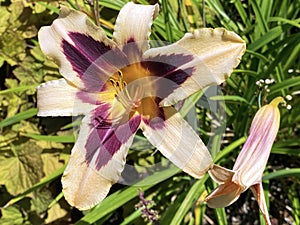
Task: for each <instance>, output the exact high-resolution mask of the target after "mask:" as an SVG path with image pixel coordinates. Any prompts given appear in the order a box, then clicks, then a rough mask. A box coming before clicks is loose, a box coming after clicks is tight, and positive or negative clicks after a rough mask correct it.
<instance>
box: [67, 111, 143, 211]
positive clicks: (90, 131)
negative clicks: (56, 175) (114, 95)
mask: <svg viewBox="0 0 300 225" xmlns="http://www.w3.org/2000/svg"><path fill="white" fill-rule="evenodd" d="M106 108H107V107H106V106H103V107H102V108H99V109H98V108H97V109H98V111H97V109H96V110H95V111H94V112H91V113H90V114H88V115H87V116H85V117H84V119H83V121H82V125H81V127H80V132H79V136H78V139H77V141H76V144H75V146H74V147H73V149H72V152H71V157H70V159H69V162H68V166H67V168H66V170H65V172H64V175H63V177H62V184H63V193H64V195H65V198H66V200H67V201H68V202H69V204H70V205H72V206H75V207H76V208H78V209H81V210H85V209H89V208H91V207H93V206H95V205H96V204H98V203H99V202H101V201H102V200H103V199H104V198H105V197H106V195H107V194H108V192H109V189H110V187H111V185H112V184H114V183H116V182H117V181H118V179H119V177H120V176H121V172H122V171H123V169H124V166H125V162H126V159H125V158H126V155H127V152H128V149H129V147H130V145H131V143H132V141H133V137H134V134H135V132H136V130H137V128H138V126H139V123H140V118H139V117H133V118H132V120H130V121H129V122H128V123H127V124H122V125H118V124H113V125H112V124H109V122H110V120H109V119H108V117H105V115H107V112H106V111H105V109H106ZM95 112H96V114H94V113H95ZM107 116H109V115H107ZM102 117H105V118H102ZM101 118H102V119H103V120H102V121H100V120H101ZM95 121H97V123H98V124H94V123H95Z"/></svg>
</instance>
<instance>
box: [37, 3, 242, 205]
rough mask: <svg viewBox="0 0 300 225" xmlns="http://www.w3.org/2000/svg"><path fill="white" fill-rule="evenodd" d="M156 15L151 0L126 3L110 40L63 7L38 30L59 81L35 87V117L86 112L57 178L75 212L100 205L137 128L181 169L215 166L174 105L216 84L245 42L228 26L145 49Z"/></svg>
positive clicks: (237, 58) (194, 173)
mask: <svg viewBox="0 0 300 225" xmlns="http://www.w3.org/2000/svg"><path fill="white" fill-rule="evenodd" d="M157 15H158V5H157V4H156V5H138V4H134V3H131V2H130V3H127V4H125V6H124V7H123V8H122V9H121V11H120V13H119V16H118V17H117V20H116V25H115V31H114V33H113V39H112V40H111V39H109V38H107V36H106V35H105V32H104V31H103V30H102V29H101V28H100V27H97V26H95V25H94V24H92V23H91V22H90V21H89V20H88V19H87V17H86V15H85V14H83V13H81V12H78V11H75V10H71V9H68V8H62V9H61V12H60V15H59V18H58V19H56V20H55V21H54V22H53V24H52V25H51V26H47V27H43V28H41V30H40V31H39V43H40V46H41V49H42V51H43V52H44V53H45V54H46V55H47V56H49V57H51V58H52V59H53V60H54V61H55V62H56V63H57V64H58V66H59V70H60V73H61V74H62V75H63V77H64V78H63V79H60V80H56V81H50V82H46V83H44V84H42V85H40V86H39V87H38V108H39V113H38V115H39V116H71V115H73V116H76V115H79V114H84V115H85V117H84V118H83V121H82V125H81V128H80V132H79V135H78V139H77V141H76V143H75V145H74V147H73V149H72V153H71V157H70V160H69V163H68V166H67V168H66V170H65V172H64V174H63V177H62V184H63V192H64V196H65V198H66V200H67V201H68V202H69V203H70V204H71V205H72V206H75V207H77V208H79V209H88V208H91V207H92V206H94V205H96V204H97V203H99V202H100V201H101V200H103V199H104V198H105V196H106V195H107V194H108V192H109V189H110V187H111V185H112V184H114V183H116V182H117V181H118V179H119V177H120V174H121V172H122V170H123V168H124V165H125V161H126V160H125V158H126V155H127V152H128V149H129V147H130V146H131V143H132V141H133V137H134V135H135V133H136V132H137V130H138V129H139V128H140V129H142V131H143V134H144V135H145V137H146V138H147V139H148V140H149V141H150V142H151V143H152V144H153V145H154V146H155V147H156V148H157V149H158V150H159V151H160V152H161V153H162V154H163V155H164V156H166V157H167V158H168V159H169V160H170V161H172V162H173V163H174V164H175V165H177V166H178V167H179V168H181V169H182V170H183V171H185V172H187V173H188V174H190V175H192V176H194V177H197V178H199V177H202V176H203V175H204V173H205V172H206V171H207V170H208V169H209V168H211V166H212V158H211V156H210V154H209V152H208V150H207V148H206V146H205V145H204V143H203V142H202V141H201V139H200V138H199V136H198V135H197V134H196V133H195V132H194V131H193V129H192V128H191V127H190V126H189V125H188V123H187V122H186V121H185V120H184V119H183V118H182V117H181V116H180V114H179V113H178V112H177V111H176V110H175V108H174V107H173V106H174V105H175V104H176V103H177V102H178V101H180V100H183V99H185V98H187V97H188V96H190V95H191V94H193V93H195V92H197V91H199V90H200V89H202V88H205V87H208V86H211V85H217V84H220V83H222V82H223V81H224V80H225V79H226V78H227V77H228V76H229V75H230V74H231V72H232V70H233V68H234V67H236V66H237V65H238V64H239V62H240V59H241V56H242V54H243V53H244V51H245V43H244V41H243V40H242V39H241V38H240V37H239V36H238V35H236V34H235V33H233V32H229V31H227V30H225V29H222V28H217V29H209V28H205V29H200V30H195V31H194V33H189V34H186V35H185V36H184V37H183V38H182V39H181V40H179V41H178V42H176V43H174V44H171V45H167V46H163V47H158V48H151V49H149V43H148V37H149V35H150V28H151V24H152V21H153V19H154V18H155V17H156V16H157Z"/></svg>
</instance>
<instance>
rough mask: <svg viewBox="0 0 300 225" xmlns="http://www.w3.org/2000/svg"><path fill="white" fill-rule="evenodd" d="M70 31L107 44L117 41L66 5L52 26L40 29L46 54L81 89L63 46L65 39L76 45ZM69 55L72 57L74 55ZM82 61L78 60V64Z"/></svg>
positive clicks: (39, 37) (71, 44) (42, 45)
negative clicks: (109, 37) (111, 39)
mask: <svg viewBox="0 0 300 225" xmlns="http://www.w3.org/2000/svg"><path fill="white" fill-rule="evenodd" d="M70 32H73V33H79V34H83V35H87V37H91V38H93V39H94V40H96V41H99V42H101V43H103V44H104V45H107V46H114V45H115V43H114V42H113V41H110V40H109V39H108V38H107V37H106V34H105V32H104V31H103V30H102V29H101V28H99V27H97V26H95V25H94V24H92V23H91V22H90V21H89V20H88V18H87V16H86V15H85V14H84V13H82V12H79V11H75V10H71V9H68V8H66V7H62V8H61V11H60V14H59V17H58V18H57V19H56V20H54V22H53V24H52V25H51V26H46V27H42V28H41V29H40V31H39V33H38V39H39V43H40V47H41V49H42V51H43V52H44V54H45V55H47V56H49V57H50V58H52V59H53V60H54V61H55V62H56V63H57V64H58V65H59V69H60V73H61V74H62V75H63V76H64V77H65V78H66V79H67V80H68V81H69V82H71V83H73V85H75V86H77V87H78V88H80V89H85V86H84V84H83V83H82V80H81V78H80V77H79V74H78V73H77V72H76V71H74V68H72V65H71V63H70V61H69V60H68V59H67V57H66V55H65V54H64V50H63V48H62V42H63V40H64V41H65V42H66V43H69V44H70V46H74V45H75V44H74V42H73V40H72V38H71V37H70ZM69 57H70V58H72V56H69ZM74 63H75V62H74ZM80 63H81V62H77V64H80ZM74 65H76V64H74Z"/></svg>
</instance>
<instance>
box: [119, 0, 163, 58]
mask: <svg viewBox="0 0 300 225" xmlns="http://www.w3.org/2000/svg"><path fill="white" fill-rule="evenodd" d="M158 11H159V6H158V4H155V5H139V4H135V3H133V2H129V3H127V4H126V5H125V6H124V7H123V8H122V9H121V11H120V13H119V15H118V17H117V20H116V25H115V31H114V33H113V37H114V38H113V39H114V41H115V42H116V43H117V44H118V45H120V46H122V45H126V44H127V43H128V42H134V43H135V44H137V47H138V50H139V51H140V52H141V53H143V52H144V51H146V50H147V49H148V48H149V46H148V37H149V36H150V33H151V25H152V22H153V20H154V19H155V17H156V16H157V14H158ZM132 47H133V45H132ZM133 48H134V47H133ZM132 50H133V51H135V49H132ZM129 51H130V49H129Z"/></svg>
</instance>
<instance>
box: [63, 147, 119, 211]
mask: <svg viewBox="0 0 300 225" xmlns="http://www.w3.org/2000/svg"><path fill="white" fill-rule="evenodd" d="M113 183H114V182H113V181H111V180H109V179H106V178H105V177H103V176H101V175H99V173H98V172H96V171H95V170H93V169H92V168H90V167H89V166H88V165H87V164H86V162H85V158H84V154H82V151H81V149H79V148H78V146H77V145H75V146H74V147H73V149H72V155H71V157H70V159H69V163H68V166H67V168H66V170H65V172H64V174H63V177H62V185H63V193H64V196H65V199H66V200H67V202H68V203H69V204H70V205H71V206H74V207H76V208H78V209H80V210H86V209H89V208H92V207H93V206H95V205H96V204H98V203H99V202H101V201H102V200H103V199H104V198H105V197H106V195H107V194H108V192H109V189H110V187H111V186H112V184H113Z"/></svg>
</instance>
